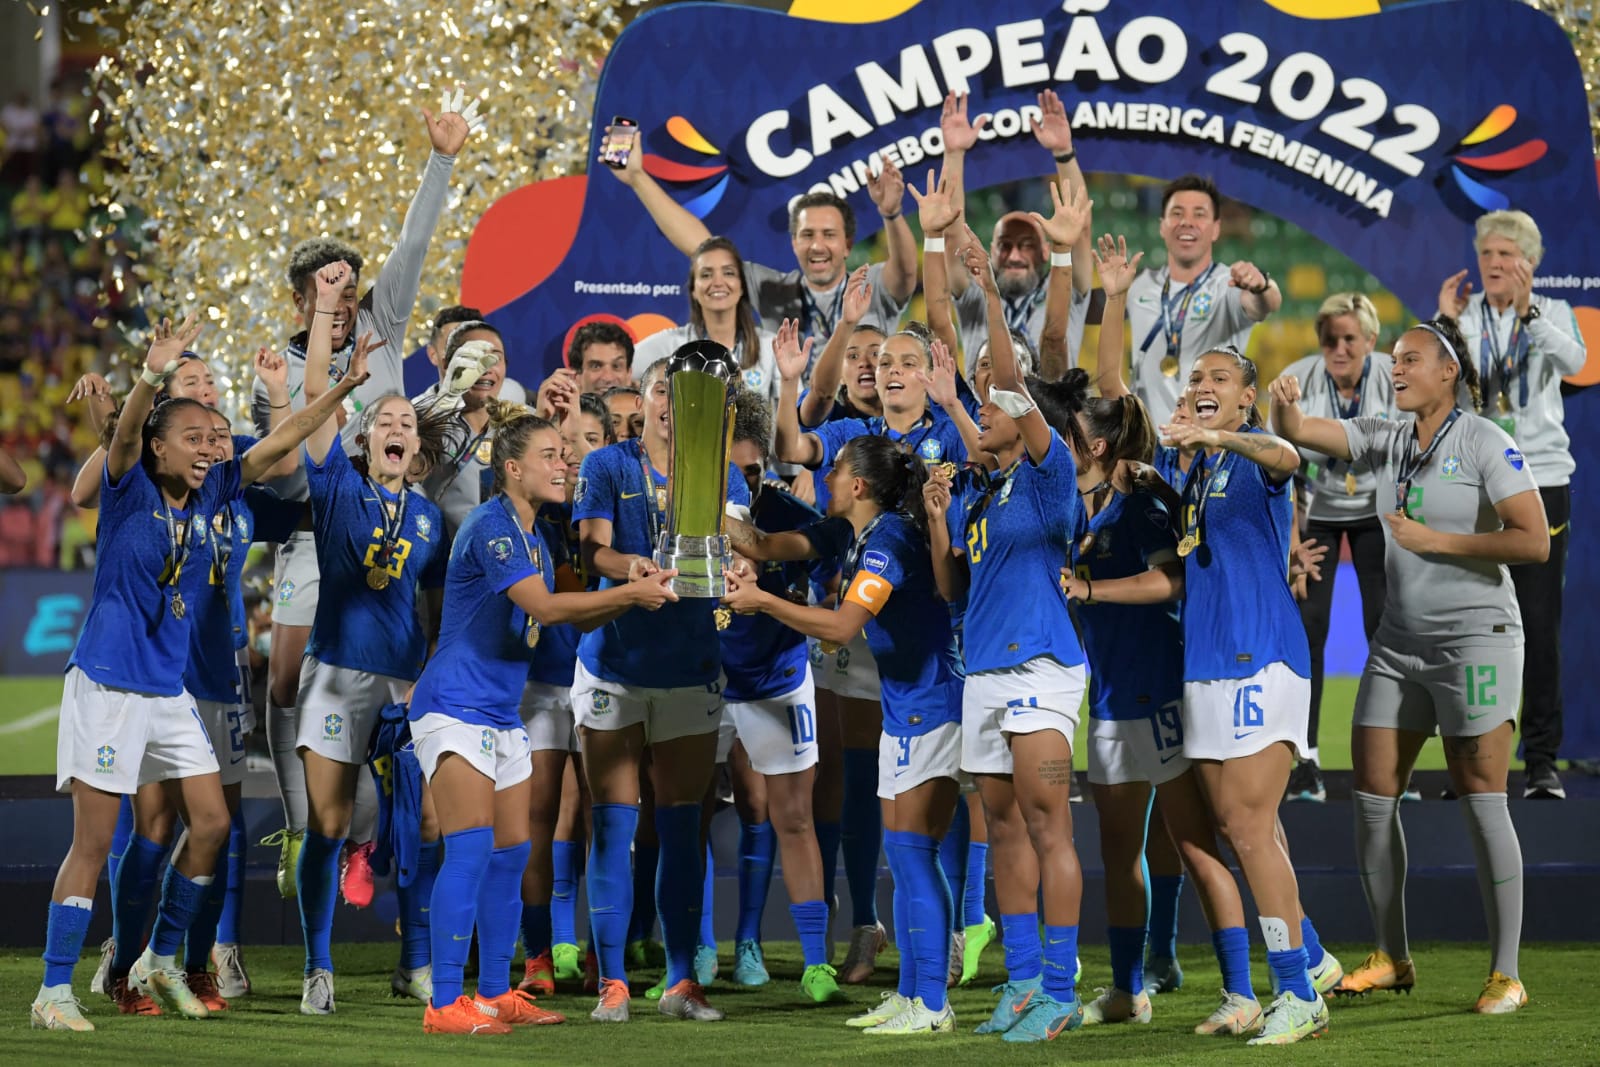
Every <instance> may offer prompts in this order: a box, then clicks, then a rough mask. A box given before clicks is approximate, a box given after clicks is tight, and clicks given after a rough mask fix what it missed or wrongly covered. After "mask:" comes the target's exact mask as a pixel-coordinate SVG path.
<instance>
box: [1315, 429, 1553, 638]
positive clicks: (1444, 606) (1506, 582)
mask: <svg viewBox="0 0 1600 1067" xmlns="http://www.w3.org/2000/svg"><path fill="white" fill-rule="evenodd" d="M1343 425H1344V432H1345V439H1346V440H1347V441H1348V442H1349V444H1350V454H1351V456H1352V458H1353V459H1354V460H1355V461H1356V462H1358V463H1365V464H1367V465H1368V466H1370V467H1371V468H1372V472H1373V475H1374V480H1375V481H1376V484H1377V494H1378V508H1379V510H1380V511H1384V512H1388V511H1393V510H1394V509H1395V502H1396V497H1395V485H1396V482H1397V480H1398V478H1399V476H1400V473H1401V464H1402V463H1403V462H1404V461H1405V459H1406V457H1407V455H1408V454H1412V455H1414V454H1420V453H1419V452H1416V451H1414V450H1416V446H1417V442H1416V430H1415V424H1414V423H1412V422H1400V421H1396V420H1393V419H1380V418H1372V417H1367V416H1363V417H1361V418H1359V419H1350V420H1349V421H1347V422H1345V423H1344V424H1343ZM1535 491H1537V486H1535V485H1534V482H1533V472H1532V471H1531V470H1530V469H1529V467H1528V463H1527V461H1526V460H1524V459H1523V457H1522V453H1521V452H1519V451H1517V446H1516V443H1515V442H1513V441H1512V440H1511V438H1510V436H1508V435H1507V434H1506V432H1505V431H1504V430H1502V429H1500V427H1498V426H1496V425H1495V424H1494V423H1492V422H1490V421H1489V420H1488V419H1485V418H1482V417H1480V416H1478V415H1474V414H1472V413H1470V412H1467V413H1464V414H1463V415H1462V416H1461V417H1460V418H1458V419H1457V420H1456V421H1455V425H1453V426H1451V427H1450V431H1449V433H1448V434H1446V435H1445V437H1444V439H1443V440H1442V441H1441V442H1440V444H1439V447H1438V448H1437V449H1435V450H1434V453H1433V455H1432V456H1430V457H1429V459H1428V463H1427V465H1426V466H1425V467H1424V468H1423V469H1422V470H1421V471H1419V472H1417V474H1416V476H1415V477H1414V478H1413V479H1412V482H1411V487H1410V491H1409V493H1408V494H1407V496H1406V511H1407V513H1408V514H1409V515H1410V516H1411V517H1412V518H1414V519H1416V520H1418V521H1419V522H1424V523H1426V524H1427V525H1428V526H1430V527H1432V528H1433V529H1435V530H1440V531H1442V532H1444V533H1458V534H1476V533H1493V532H1494V531H1496V530H1499V529H1501V523H1500V516H1499V515H1498V514H1496V513H1495V505H1496V504H1498V503H1499V502H1500V501H1502V500H1505V499H1507V498H1508V497H1513V496H1516V495H1517V494H1518V493H1527V492H1535ZM1383 533H1384V540H1385V542H1386V547H1387V552H1386V553H1385V554H1384V573H1385V575H1386V577H1387V579H1388V595H1387V598H1386V599H1385V601H1384V605H1383V619H1382V621H1381V622H1380V623H1379V624H1378V633H1377V638H1376V640H1377V641H1378V642H1379V643H1381V644H1384V645H1386V646H1389V647H1391V648H1418V647H1437V646H1440V645H1448V644H1455V643H1462V642H1467V641H1471V642H1474V643H1477V644H1508V645H1509V644H1516V643H1518V642H1520V641H1521V640H1522V614H1521V612H1519V611H1518V610H1517V594H1516V590H1515V589H1514V588H1513V587H1512V585H1511V573H1510V571H1508V570H1507V569H1506V566H1505V564H1503V563H1489V562H1487V561H1484V560H1476V559H1461V558H1459V557H1449V558H1446V557H1442V556H1419V555H1417V554H1416V553H1414V552H1410V551H1408V550H1406V549H1403V548H1400V547H1399V546H1397V545H1396V544H1395V543H1394V537H1393V535H1392V534H1391V533H1390V531H1389V526H1388V523H1387V522H1386V523H1384V531H1383Z"/></svg>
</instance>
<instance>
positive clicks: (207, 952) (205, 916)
mask: <svg viewBox="0 0 1600 1067" xmlns="http://www.w3.org/2000/svg"><path fill="white" fill-rule="evenodd" d="M227 899H228V857H227V856H218V857H217V873H216V875H215V877H213V879H212V881H211V884H210V885H209V886H207V887H206V892H205V896H204V897H202V898H201V900H200V913H199V914H198V915H196V916H195V917H194V922H193V923H191V924H190V926H189V930H188V933H187V934H186V935H185V936H184V939H183V969H184V970H185V971H187V972H189V973H190V974H204V973H205V972H206V971H208V970H210V969H211V947H212V946H213V945H215V944H216V943H217V923H218V922H220V921H221V920H222V908H223V905H224V904H225V903H226V902H227Z"/></svg>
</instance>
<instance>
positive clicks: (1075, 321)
mask: <svg viewBox="0 0 1600 1067" xmlns="http://www.w3.org/2000/svg"><path fill="white" fill-rule="evenodd" d="M1049 289H1050V277H1049V275H1046V276H1045V277H1044V279H1043V280H1042V281H1040V282H1039V285H1038V288H1036V289H1034V291H1033V292H1032V293H1031V294H1029V296H1028V298H1027V300H1026V301H1019V302H1018V305H1017V308H1016V310H1015V311H1012V310H1011V309H1009V308H1008V309H1007V313H1008V320H1007V321H1008V322H1015V321H1018V320H1022V319H1024V318H1025V322H1024V323H1023V326H1022V332H1023V333H1024V334H1026V335H1027V337H1028V340H1030V341H1032V342H1033V350H1034V351H1035V352H1037V351H1039V338H1040V337H1042V336H1044V303H1045V295H1046V293H1047V292H1048V291H1049ZM1093 295H1094V294H1093V293H1092V292H1085V293H1079V292H1078V291H1077V290H1073V293H1072V304H1071V306H1070V307H1068V308H1067V366H1069V367H1076V366H1077V365H1078V351H1079V349H1081V348H1082V347H1083V326H1084V323H1085V322H1087V321H1088V319H1089V298H1090V297H1091V296H1093ZM952 303H953V304H954V306H955V309H956V329H957V330H958V331H959V332H960V335H961V365H962V366H964V367H965V368H966V372H967V375H968V376H969V377H970V376H971V375H972V369H973V368H974V367H976V366H977V365H978V350H979V349H981V348H982V347H983V346H984V345H985V344H988V342H989V302H988V301H987V300H986V299H984V295H983V288H982V287H981V286H979V285H977V284H976V283H973V284H969V285H968V286H967V287H966V288H965V289H963V290H961V295H960V296H958V297H956V298H955V299H954V300H953V301H952ZM1001 303H1002V304H1004V303H1005V301H1004V300H1003V299H1002V300H1001ZM1033 369H1034V370H1035V371H1037V370H1038V369H1039V368H1038V366H1037V365H1035V366H1034V368H1033Z"/></svg>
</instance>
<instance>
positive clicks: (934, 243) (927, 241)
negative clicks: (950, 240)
mask: <svg viewBox="0 0 1600 1067" xmlns="http://www.w3.org/2000/svg"><path fill="white" fill-rule="evenodd" d="M922 250H923V251H924V252H943V251H944V238H943V237H924V238H923V239H922Z"/></svg>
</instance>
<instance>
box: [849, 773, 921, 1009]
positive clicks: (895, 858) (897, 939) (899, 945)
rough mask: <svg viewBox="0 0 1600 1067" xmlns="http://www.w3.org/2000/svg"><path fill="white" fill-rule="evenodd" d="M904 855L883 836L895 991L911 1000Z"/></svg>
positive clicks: (912, 962)
mask: <svg viewBox="0 0 1600 1067" xmlns="http://www.w3.org/2000/svg"><path fill="white" fill-rule="evenodd" d="M846 751H847V752H848V751H849V750H848V749H847V750H846ZM904 852H905V850H904V849H903V848H902V847H901V846H900V843H899V841H898V840H895V839H894V835H893V834H885V835H884V841H883V853H884V857H885V858H886V859H888V861H889V877H890V878H891V879H893V880H894V914H893V915H892V916H890V920H891V922H892V925H893V926H894V947H895V949H896V950H898V952H899V953H900V977H899V983H898V984H897V985H896V987H895V991H896V992H897V993H899V994H900V995H901V996H902V997H905V998H906V999H907V1000H909V999H911V998H912V997H914V996H916V995H917V957H916V953H914V952H912V951H911V887H910V883H909V882H907V881H906V875H905V872H904V870H903V869H902V868H903V867H904Z"/></svg>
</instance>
